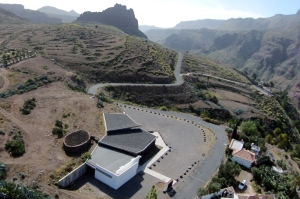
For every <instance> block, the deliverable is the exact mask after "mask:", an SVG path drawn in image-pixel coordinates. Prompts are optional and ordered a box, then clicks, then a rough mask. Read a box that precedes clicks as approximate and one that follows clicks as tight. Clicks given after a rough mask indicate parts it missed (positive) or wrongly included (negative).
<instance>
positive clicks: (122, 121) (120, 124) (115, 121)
mask: <svg viewBox="0 0 300 199" xmlns="http://www.w3.org/2000/svg"><path fill="white" fill-rule="evenodd" d="M103 115H104V119H105V126H106V131H115V130H121V129H129V128H134V127H138V126H141V125H140V124H138V123H136V122H135V121H134V120H133V119H131V118H130V117H129V116H128V115H126V114H123V113H104V114H103Z"/></svg>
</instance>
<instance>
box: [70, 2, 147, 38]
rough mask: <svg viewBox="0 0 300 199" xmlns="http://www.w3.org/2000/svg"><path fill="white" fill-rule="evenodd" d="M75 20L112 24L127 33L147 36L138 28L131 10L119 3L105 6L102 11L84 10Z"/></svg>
mask: <svg viewBox="0 0 300 199" xmlns="http://www.w3.org/2000/svg"><path fill="white" fill-rule="evenodd" d="M76 22H85V23H87V22H98V23H102V24H104V25H110V26H114V27H116V28H118V29H120V30H122V31H123V32H125V33H127V34H129V35H134V36H138V37H143V38H147V36H146V35H145V34H144V33H142V32H141V31H140V30H139V25H138V20H137V19H136V18H135V15H134V12H133V10H132V9H129V10H127V8H126V6H123V5H120V4H116V5H115V6H114V7H112V8H107V9H106V10H104V11H103V12H84V13H83V14H81V15H80V16H79V17H78V18H77V20H76Z"/></svg>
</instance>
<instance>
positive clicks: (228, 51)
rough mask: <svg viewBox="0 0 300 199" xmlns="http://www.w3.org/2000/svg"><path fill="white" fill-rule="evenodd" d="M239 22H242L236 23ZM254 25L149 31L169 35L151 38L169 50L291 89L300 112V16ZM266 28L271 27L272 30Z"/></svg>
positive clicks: (273, 18)
mask: <svg viewBox="0 0 300 199" xmlns="http://www.w3.org/2000/svg"><path fill="white" fill-rule="evenodd" d="M238 20H241V19H236V21H238ZM229 21H231V22H233V21H234V20H233V19H232V20H229ZM254 21H255V20H254ZM261 21H264V22H265V23H267V22H268V25H266V26H265V25H264V23H261V24H260V25H259V26H258V25H257V24H259V23H258V22H261ZM284 21H285V22H284ZM255 22H257V23H254V25H255V26H252V27H253V28H254V27H258V28H257V30H245V31H234V30H211V29H198V30H195V29H190V30H187V29H184V30H178V31H177V32H176V31H174V29H169V30H150V31H148V32H147V34H148V33H149V32H150V33H151V32H154V31H155V32H156V35H159V34H160V33H161V32H162V34H161V35H165V36H167V35H168V34H166V33H167V32H168V31H169V36H167V37H166V39H165V40H163V38H162V37H156V38H154V39H153V37H152V36H153V34H152V36H151V37H150V36H149V38H150V39H153V40H154V41H157V40H159V41H160V43H163V44H164V45H165V46H166V47H170V48H173V49H178V50H184V51H190V52H193V53H196V54H199V55H204V56H207V57H210V58H212V59H215V60H219V61H222V62H224V63H227V64H230V65H232V66H234V67H235V68H237V69H239V70H241V71H246V72H247V73H248V74H249V75H252V74H254V73H255V74H256V75H257V77H258V79H260V80H261V81H264V82H270V81H273V82H275V87H276V88H278V89H282V90H284V89H288V90H289V95H290V96H291V97H292V99H293V103H294V104H295V105H296V106H297V107H298V108H300V100H299V99H300V95H299V94H298V93H299V86H297V85H298V84H299V77H300V73H299V70H298V66H299V64H300V49H299V46H300V40H299V38H300V25H299V24H300V12H299V11H298V12H297V14H295V15H289V16H284V15H275V16H274V17H271V18H266V19H257V20H256V21H255ZM227 24H229V22H228V23H227ZM233 24H234V23H233ZM246 24H247V23H246ZM226 27H227V28H229V27H232V29H234V27H238V26H236V24H235V25H233V26H226ZM241 27H242V24H241ZM249 27H251V26H249ZM263 27H266V28H270V27H272V29H266V28H263ZM275 27H278V28H275ZM170 33H172V34H170ZM291 88H292V89H291ZM298 95H299V96H298Z"/></svg>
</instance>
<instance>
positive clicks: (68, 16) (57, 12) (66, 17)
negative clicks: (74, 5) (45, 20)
mask: <svg viewBox="0 0 300 199" xmlns="http://www.w3.org/2000/svg"><path fill="white" fill-rule="evenodd" d="M38 11H40V12H43V13H46V14H47V15H49V16H51V17H56V18H60V19H61V20H62V22H63V23H71V22H73V21H75V20H76V19H77V17H79V15H80V14H78V13H76V12H75V11H74V10H71V11H70V12H67V11H65V10H61V9H57V8H55V7H51V6H44V7H42V8H40V9H38Z"/></svg>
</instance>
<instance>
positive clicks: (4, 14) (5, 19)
mask: <svg viewBox="0 0 300 199" xmlns="http://www.w3.org/2000/svg"><path fill="white" fill-rule="evenodd" d="M8 23H9V24H23V23H28V21H27V20H26V19H24V18H21V17H19V16H17V15H15V14H13V13H12V12H10V11H8V10H6V9H3V8H0V24H8Z"/></svg>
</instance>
